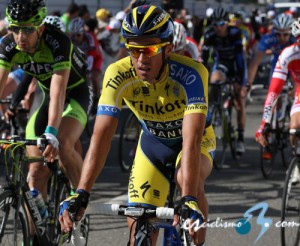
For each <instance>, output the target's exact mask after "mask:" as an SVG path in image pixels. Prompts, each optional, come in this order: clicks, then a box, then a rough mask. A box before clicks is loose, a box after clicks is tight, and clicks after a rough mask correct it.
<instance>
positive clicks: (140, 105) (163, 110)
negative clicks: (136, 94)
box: [129, 99, 186, 115]
mask: <svg viewBox="0 0 300 246" xmlns="http://www.w3.org/2000/svg"><path fill="white" fill-rule="evenodd" d="M129 102H130V103H131V104H132V106H133V107H135V108H136V109H137V110H138V111H141V112H144V113H150V114H153V115H164V114H167V113H171V112H173V111H178V110H179V109H184V108H185V107H186V101H185V99H182V100H175V101H174V102H169V103H167V104H165V105H161V104H160V103H159V102H155V103H153V104H151V105H150V104H146V103H144V102H143V101H132V100H130V101H129Z"/></svg>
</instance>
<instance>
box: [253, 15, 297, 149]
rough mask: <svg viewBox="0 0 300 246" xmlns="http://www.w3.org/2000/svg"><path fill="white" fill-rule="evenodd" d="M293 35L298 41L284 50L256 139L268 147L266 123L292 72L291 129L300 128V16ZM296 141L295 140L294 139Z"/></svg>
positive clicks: (293, 27)
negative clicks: (293, 97)
mask: <svg viewBox="0 0 300 246" xmlns="http://www.w3.org/2000/svg"><path fill="white" fill-rule="evenodd" d="M292 35H293V36H294V37H295V38H296V39H297V40H296V42H295V43H294V44H292V45H290V46H288V47H286V48H285V49H283V50H282V52H281V54H280V56H279V58H278V60H277V63H276V66H275V69H274V72H273V75H272V79H271V82H270V87H269V91H268V94H267V97H266V100H265V105H264V112H263V117H262V121H261V125H260V127H259V128H258V130H257V131H256V141H257V142H258V143H259V144H260V145H262V146H263V147H266V146H267V144H268V142H267V140H266V138H265V136H264V134H263V132H264V128H265V125H266V124H267V123H270V121H271V117H272V112H273V110H274V108H275V107H276V102H277V100H278V98H279V95H280V93H281V91H282V88H283V86H284V84H285V82H286V80H287V76H288V74H290V75H291V76H292V78H293V80H294V82H295V86H296V88H295V99H294V103H293V106H292V108H291V111H290V119H291V120H290V129H299V128H300V120H299V119H300V97H299V95H300V86H299V85H300V18H298V19H297V20H295V21H294V22H293V24H292ZM292 142H294V141H292Z"/></svg>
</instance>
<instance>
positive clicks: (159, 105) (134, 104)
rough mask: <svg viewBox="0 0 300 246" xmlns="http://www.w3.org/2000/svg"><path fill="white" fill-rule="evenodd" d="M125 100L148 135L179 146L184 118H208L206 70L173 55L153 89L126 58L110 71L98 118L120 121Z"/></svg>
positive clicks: (183, 57)
mask: <svg viewBox="0 0 300 246" xmlns="http://www.w3.org/2000/svg"><path fill="white" fill-rule="evenodd" d="M122 100H124V101H125V103H126V104H127V105H128V107H129V108H130V109H131V110H132V111H133V112H134V114H135V115H136V116H137V118H138V119H139V121H140V122H141V124H142V127H143V130H144V132H145V133H146V134H150V135H152V136H154V137H156V138H158V139H159V140H160V141H162V142H164V143H166V144H170V145H173V144H176V143H178V142H179V141H182V122H183V116H184V115H186V114H190V113H202V114H204V115H207V110H208V105H207V103H208V72H207V69H206V68H205V66H204V65H203V64H201V63H198V62H196V61H194V60H192V59H191V58H188V57H185V56H181V55H177V54H172V55H171V56H170V59H169V61H168V66H167V76H166V77H165V78H164V79H162V80H161V81H159V82H157V83H155V84H154V85H152V84H149V83H148V82H146V81H143V80H141V79H139V78H138V76H137V74H136V71H135V69H134V67H133V65H132V64H131V62H130V57H126V58H124V59H122V60H119V61H117V62H115V63H113V64H111V65H110V66H109V67H108V68H107V70H106V73H105V76H104V81H103V90H102V95H101V97H100V100H99V105H98V111H97V115H110V116H113V117H119V115H120V111H121V108H122Z"/></svg>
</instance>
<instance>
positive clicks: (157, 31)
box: [121, 5, 174, 42]
mask: <svg viewBox="0 0 300 246" xmlns="http://www.w3.org/2000/svg"><path fill="white" fill-rule="evenodd" d="M121 33H122V35H123V37H124V38H126V39H127V38H137V37H157V38H161V39H169V40H170V42H172V39H173V34H174V24H173V20H172V18H171V16H170V15H169V14H168V13H167V12H166V11H165V10H163V9H162V8H160V7H156V6H153V5H142V6H138V7H136V8H134V9H132V10H131V11H130V12H129V13H128V14H127V15H126V17H125V19H124V21H123V24H122V29H121Z"/></svg>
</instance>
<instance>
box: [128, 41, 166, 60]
mask: <svg viewBox="0 0 300 246" xmlns="http://www.w3.org/2000/svg"><path fill="white" fill-rule="evenodd" d="M168 44H170V42H165V43H162V44H152V45H147V46H140V45H132V44H125V46H126V48H127V50H128V52H129V54H130V55H131V56H132V57H134V58H139V57H140V55H141V54H142V53H143V54H144V55H145V56H147V57H152V56H156V55H157V54H159V53H161V51H162V49H161V48H162V47H164V46H166V45H168Z"/></svg>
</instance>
